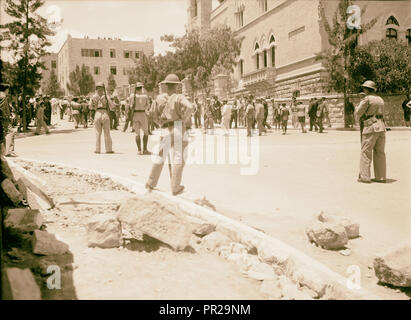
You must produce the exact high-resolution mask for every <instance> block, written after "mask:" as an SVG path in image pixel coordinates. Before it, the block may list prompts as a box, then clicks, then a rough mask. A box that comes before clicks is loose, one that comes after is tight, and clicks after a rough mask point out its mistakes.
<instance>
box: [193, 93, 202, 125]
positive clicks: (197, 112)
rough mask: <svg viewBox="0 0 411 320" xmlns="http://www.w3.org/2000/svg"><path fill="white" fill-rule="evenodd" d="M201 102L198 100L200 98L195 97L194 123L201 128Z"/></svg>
mask: <svg viewBox="0 0 411 320" xmlns="http://www.w3.org/2000/svg"><path fill="white" fill-rule="evenodd" d="M201 109H202V108H201V104H200V103H199V102H198V98H195V99H194V124H195V126H196V128H201V113H202V112H201V111H202V110H201Z"/></svg>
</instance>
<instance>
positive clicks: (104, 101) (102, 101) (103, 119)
mask: <svg viewBox="0 0 411 320" xmlns="http://www.w3.org/2000/svg"><path fill="white" fill-rule="evenodd" d="M96 90H97V91H96V93H95V94H94V95H93V96H92V97H91V99H90V105H89V107H90V110H95V117H94V130H95V132H96V149H95V151H94V153H100V152H101V133H102V132H104V142H105V147H106V153H114V151H113V147H112V144H113V143H112V140H111V136H110V116H109V112H110V110H111V109H114V107H113V105H112V102H111V100H110V99H109V97H108V96H107V93H106V90H105V87H104V84H103V83H102V82H99V83H97V85H96Z"/></svg>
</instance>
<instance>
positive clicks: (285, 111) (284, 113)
mask: <svg viewBox="0 0 411 320" xmlns="http://www.w3.org/2000/svg"><path fill="white" fill-rule="evenodd" d="M280 113H281V126H282V128H283V134H286V133H287V126H288V117H289V116H290V109H289V108H287V106H286V104H285V103H283V104H282V106H281V109H280Z"/></svg>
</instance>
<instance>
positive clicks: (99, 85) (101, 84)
mask: <svg viewBox="0 0 411 320" xmlns="http://www.w3.org/2000/svg"><path fill="white" fill-rule="evenodd" d="M103 87H104V84H103V82H97V84H96V89H97V88H103Z"/></svg>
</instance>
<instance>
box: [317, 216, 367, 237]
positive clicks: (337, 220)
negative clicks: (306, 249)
mask: <svg viewBox="0 0 411 320" xmlns="http://www.w3.org/2000/svg"><path fill="white" fill-rule="evenodd" d="M317 219H318V221H320V222H328V223H332V224H341V225H342V226H343V227H344V228H345V232H347V237H348V239H354V238H358V237H359V236H360V225H359V224H358V223H353V222H352V221H351V220H350V219H349V218H347V217H340V216H337V215H331V214H326V213H324V212H321V213H320V214H319V215H318V216H317Z"/></svg>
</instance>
